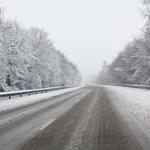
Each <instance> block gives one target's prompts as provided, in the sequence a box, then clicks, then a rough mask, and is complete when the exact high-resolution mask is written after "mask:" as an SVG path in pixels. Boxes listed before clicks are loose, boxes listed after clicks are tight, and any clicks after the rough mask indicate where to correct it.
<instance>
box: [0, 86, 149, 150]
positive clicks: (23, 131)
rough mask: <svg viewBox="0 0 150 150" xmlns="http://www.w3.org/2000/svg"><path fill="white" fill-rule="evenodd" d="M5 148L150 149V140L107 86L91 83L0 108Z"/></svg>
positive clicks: (0, 140) (0, 139)
mask: <svg viewBox="0 0 150 150" xmlns="http://www.w3.org/2000/svg"><path fill="white" fill-rule="evenodd" d="M17 117H18V118H17ZM11 118H12V121H10V119H11ZM0 149H2V150H13V149H15V150H17V149H19V150H78V149H82V150H126V149H128V150H142V149H143V150H149V149H150V139H149V138H148V137H147V135H146V134H145V133H144V132H143V130H142V129H141V127H140V126H139V124H138V123H137V122H136V121H135V119H133V116H132V115H131V114H130V112H129V111H128V110H127V109H126V108H125V106H124V105H123V104H122V103H120V102H119V101H118V100H117V99H116V98H115V97H114V96H113V95H112V94H111V93H109V92H108V91H107V90H105V87H99V86H86V87H84V88H81V89H78V90H76V91H72V92H69V93H65V94H63V95H59V96H56V97H53V98H51V99H49V100H44V101H42V102H37V103H35V104H32V105H30V106H24V107H20V108H16V109H14V110H8V111H5V112H1V113H0Z"/></svg>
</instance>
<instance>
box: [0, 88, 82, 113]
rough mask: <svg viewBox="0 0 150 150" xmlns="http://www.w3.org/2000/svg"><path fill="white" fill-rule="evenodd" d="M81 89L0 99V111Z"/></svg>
mask: <svg viewBox="0 0 150 150" xmlns="http://www.w3.org/2000/svg"><path fill="white" fill-rule="evenodd" d="M82 87H83V86H79V87H74V88H67V89H62V90H58V91H53V92H48V93H43V94H35V95H30V96H23V97H19V96H18V98H16V97H15V98H13V97H12V99H0V111H5V110H9V109H13V108H16V107H20V106H23V105H28V104H31V103H34V102H37V101H41V100H44V99H47V98H51V97H54V96H56V95H61V94H63V93H67V92H70V91H74V90H77V89H80V88H82Z"/></svg>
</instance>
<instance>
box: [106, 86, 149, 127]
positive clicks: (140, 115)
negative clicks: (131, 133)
mask: <svg viewBox="0 0 150 150" xmlns="http://www.w3.org/2000/svg"><path fill="white" fill-rule="evenodd" d="M105 89H106V90H107V91H108V92H110V93H112V94H113V95H114V96H115V97H116V98H117V99H119V100H120V101H121V102H122V103H123V104H124V105H125V106H126V108H127V109H129V110H130V112H131V113H132V114H133V116H134V117H136V118H137V119H138V120H139V121H140V122H142V123H144V124H145V125H146V127H147V128H148V127H150V90H145V89H136V88H128V87H120V86H105Z"/></svg>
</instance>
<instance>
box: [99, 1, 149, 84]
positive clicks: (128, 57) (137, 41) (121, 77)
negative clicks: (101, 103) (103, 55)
mask: <svg viewBox="0 0 150 150" xmlns="http://www.w3.org/2000/svg"><path fill="white" fill-rule="evenodd" d="M142 3H143V5H144V10H143V11H142V16H143V17H144V18H145V19H146V23H145V25H144V26H143V27H142V34H141V35H140V36H138V37H136V38H134V40H133V41H131V42H129V43H127V44H126V45H125V47H124V48H123V50H122V51H121V52H120V53H119V54H118V56H117V57H116V58H115V59H114V60H113V62H112V63H111V64H109V65H108V64H107V62H106V61H104V62H103V65H102V70H101V71H100V72H99V74H98V76H97V78H96V83H98V84H144V85H150V0H143V1H142Z"/></svg>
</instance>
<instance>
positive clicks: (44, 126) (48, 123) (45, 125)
mask: <svg viewBox="0 0 150 150" xmlns="http://www.w3.org/2000/svg"><path fill="white" fill-rule="evenodd" d="M54 121H55V119H52V120H50V121H49V122H47V123H46V124H44V125H43V127H41V128H40V130H43V129H45V128H46V127H47V126H48V125H50V124H51V123H52V122H54Z"/></svg>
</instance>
